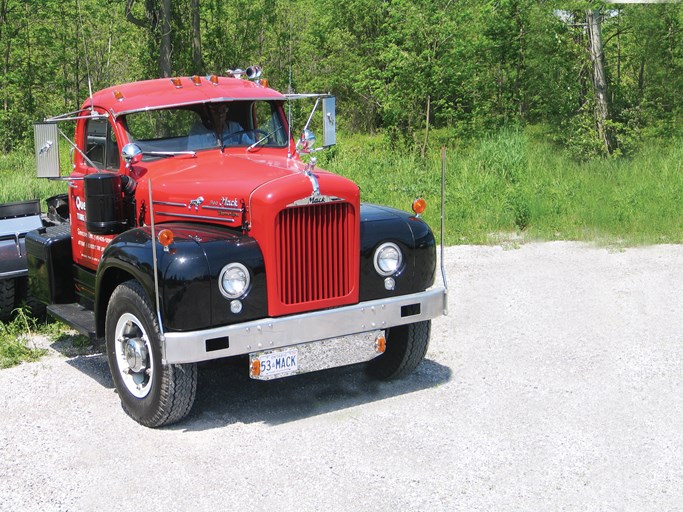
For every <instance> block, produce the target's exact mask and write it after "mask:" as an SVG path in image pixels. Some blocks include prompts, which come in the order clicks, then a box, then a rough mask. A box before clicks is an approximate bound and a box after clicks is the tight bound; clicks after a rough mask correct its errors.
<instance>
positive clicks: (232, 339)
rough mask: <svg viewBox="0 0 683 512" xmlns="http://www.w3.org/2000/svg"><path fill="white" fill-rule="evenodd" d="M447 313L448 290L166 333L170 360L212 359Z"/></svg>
mask: <svg viewBox="0 0 683 512" xmlns="http://www.w3.org/2000/svg"><path fill="white" fill-rule="evenodd" d="M446 313H447V292H446V289H445V288H434V289H430V290H427V291H425V292H420V293H413V294H411V295H402V296H400V297H391V298H388V299H379V300H372V301H367V302H360V303H358V304H354V305H352V306H343V307H339V308H334V309H326V310H323V311H313V312H310V313H302V314H298V315H291V316H285V317H278V318H264V319H261V320H254V321H251V322H245V323H241V324H235V325H227V326H224V327H216V328H213V329H205V330H202V331H192V332H173V333H166V334H165V335H164V341H163V360H164V363H165V364H178V363H192V362H198V361H208V360H210V359H218V358H220V357H230V356H236V355H240V354H249V353H251V352H257V351H261V350H268V349H274V348H281V347H287V346H291V345H298V344H300V343H307V342H310V341H318V340H324V339H328V338H336V337H340V336H347V335H350V334H358V333H362V332H367V331H375V330H378V329H386V328H388V327H395V326H397V325H404V324H411V323H414V322H420V321H423V320H430V319H432V318H436V317H438V316H441V315H445V314H446Z"/></svg>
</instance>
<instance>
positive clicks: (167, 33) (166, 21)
mask: <svg viewBox="0 0 683 512" xmlns="http://www.w3.org/2000/svg"><path fill="white" fill-rule="evenodd" d="M159 29H160V31H161V45H160V46H159V74H160V76H161V77H169V76H171V0H162V2H161V19H160V20H159Z"/></svg>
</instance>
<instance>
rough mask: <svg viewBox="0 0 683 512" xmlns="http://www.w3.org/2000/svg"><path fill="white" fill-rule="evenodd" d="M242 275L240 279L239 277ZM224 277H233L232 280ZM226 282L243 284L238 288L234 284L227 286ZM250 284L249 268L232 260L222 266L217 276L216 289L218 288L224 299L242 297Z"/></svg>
mask: <svg viewBox="0 0 683 512" xmlns="http://www.w3.org/2000/svg"><path fill="white" fill-rule="evenodd" d="M240 276H242V277H243V278H242V279H239V277H240ZM226 277H227V278H230V277H233V281H226ZM226 282H228V283H230V282H243V283H244V284H243V285H242V286H241V287H240V288H236V287H234V286H231V287H227V286H226ZM250 285H251V273H250V272H249V269H248V268H247V267H245V266H244V265H242V264H241V263H237V262H232V263H228V264H227V265H226V266H224V267H223V269H222V270H221V273H220V275H219V277H218V289H219V290H220V292H221V294H222V295H223V297H225V298H226V299H231V300H232V299H239V298H240V297H244V296H245V295H246V294H247V292H248V291H249V286H250Z"/></svg>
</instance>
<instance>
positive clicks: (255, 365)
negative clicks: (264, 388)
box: [249, 359, 261, 377]
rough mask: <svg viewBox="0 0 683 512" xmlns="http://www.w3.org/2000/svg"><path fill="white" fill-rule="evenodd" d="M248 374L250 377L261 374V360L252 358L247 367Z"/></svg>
mask: <svg viewBox="0 0 683 512" xmlns="http://www.w3.org/2000/svg"><path fill="white" fill-rule="evenodd" d="M249 375H250V376H251V377H258V376H259V375H261V361H259V360H258V359H254V360H253V361H252V362H251V366H250V367H249Z"/></svg>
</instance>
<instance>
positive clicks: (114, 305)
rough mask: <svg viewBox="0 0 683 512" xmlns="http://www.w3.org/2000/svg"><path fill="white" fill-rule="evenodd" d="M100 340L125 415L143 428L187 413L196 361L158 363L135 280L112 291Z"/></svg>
mask: <svg viewBox="0 0 683 512" xmlns="http://www.w3.org/2000/svg"><path fill="white" fill-rule="evenodd" d="M117 338H118V339H117ZM105 339H106V343H107V358H108V359H109V370H110V371H111V376H112V378H113V379H114V384H115V385H116V389H117V391H118V393H119V397H120V399H121V406H122V407H123V410H124V411H126V414H128V415H129V416H130V417H131V418H133V419H134V420H135V421H137V422H138V423H140V424H142V425H145V426H147V427H160V426H162V425H170V424H171V423H175V422H177V421H180V420H181V419H183V418H184V417H185V416H187V415H188V414H189V412H190V410H191V409H192V404H193V403H194V399H195V395H196V391H197V365H196V364H195V363H191V364H171V365H165V364H162V363H161V332H160V330H159V324H158V322H157V319H156V315H155V313H154V309H153V308H152V306H151V303H150V300H149V298H148V297H147V294H146V293H145V291H144V290H143V288H142V286H140V284H139V283H138V282H137V281H127V282H125V283H123V284H121V285H119V286H118V287H117V288H116V289H115V290H114V293H113V294H112V296H111V299H110V300H109V305H108V307H107V318H106V323H105ZM117 349H118V350H117ZM131 361H133V363H132V365H131Z"/></svg>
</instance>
